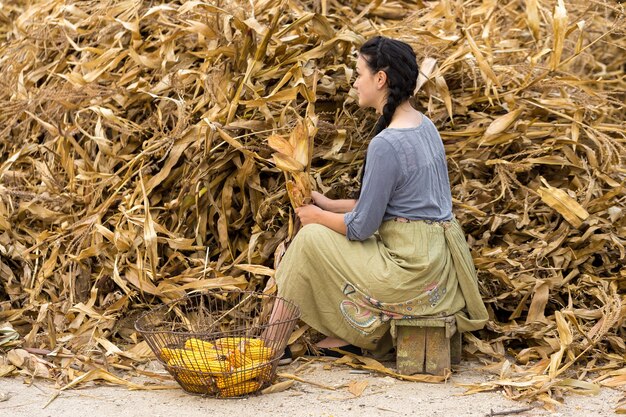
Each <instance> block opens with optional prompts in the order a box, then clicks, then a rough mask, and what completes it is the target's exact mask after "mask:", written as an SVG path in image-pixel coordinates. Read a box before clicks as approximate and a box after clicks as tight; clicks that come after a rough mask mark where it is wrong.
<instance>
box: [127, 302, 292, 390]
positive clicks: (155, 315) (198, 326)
mask: <svg viewBox="0 0 626 417" xmlns="http://www.w3.org/2000/svg"><path fill="white" fill-rule="evenodd" d="M275 304H280V305H279V307H280V308H278V309H277V312H279V313H277V314H276V313H275V317H274V320H273V323H271V324H270V316H271V314H272V309H273V307H274V305H275ZM299 318H300V309H299V308H298V307H297V306H296V305H295V304H293V303H291V302H289V301H287V300H285V299H283V298H280V297H277V296H273V295H268V294H263V293H258V292H249V291H248V292H247V291H220V292H208V293H202V294H194V295H190V296H187V297H184V298H181V299H179V300H176V301H174V302H172V303H169V304H165V305H162V306H159V307H157V308H155V309H153V310H150V311H147V312H146V313H144V314H143V315H141V317H139V319H138V320H137V321H136V322H135V329H137V331H138V332H139V333H141V334H142V335H143V337H144V338H145V340H146V341H147V342H148V345H150V348H151V349H152V350H153V352H154V354H155V355H156V357H157V359H158V360H159V362H161V363H162V364H163V366H164V367H165V369H166V370H167V371H168V372H169V373H170V374H171V375H172V376H173V377H174V379H176V381H177V382H178V383H179V384H180V386H181V387H182V388H183V389H184V390H185V391H187V392H190V393H194V394H203V395H210V396H215V397H218V398H225V397H243V396H246V395H249V394H252V393H254V392H257V391H259V390H260V389H263V388H264V387H266V386H268V385H270V384H271V383H272V381H273V380H274V378H275V376H276V366H277V365H278V360H279V359H280V358H281V356H282V355H283V352H284V349H285V346H286V345H287V342H288V339H289V336H290V335H291V333H292V331H293V328H294V326H295V324H296V322H297V321H298V319H299Z"/></svg>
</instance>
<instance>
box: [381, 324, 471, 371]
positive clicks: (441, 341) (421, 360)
mask: <svg viewBox="0 0 626 417" xmlns="http://www.w3.org/2000/svg"><path fill="white" fill-rule="evenodd" d="M391 335H392V336H393V337H395V341H396V365H397V368H398V372H399V373H401V374H402V375H413V374H417V373H420V374H423V373H427V374H433V375H444V374H445V372H446V371H445V370H446V369H451V365H452V364H455V365H456V364H458V363H460V362H461V347H462V346H461V345H462V340H461V334H460V333H459V332H457V331H456V320H455V318H454V316H446V317H412V318H407V319H400V320H392V321H391Z"/></svg>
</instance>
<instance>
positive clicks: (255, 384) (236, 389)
mask: <svg viewBox="0 0 626 417" xmlns="http://www.w3.org/2000/svg"><path fill="white" fill-rule="evenodd" d="M259 388H261V383H260V382H259V381H244V382H240V383H238V384H235V385H230V386H228V387H224V388H222V389H220V396H221V397H237V396H239V395H244V394H249V393H251V392H254V391H256V390H258V389H259Z"/></svg>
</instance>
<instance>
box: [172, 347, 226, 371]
mask: <svg viewBox="0 0 626 417" xmlns="http://www.w3.org/2000/svg"><path fill="white" fill-rule="evenodd" d="M167 364H168V365H170V366H177V367H179V368H185V369H189V370H192V371H197V372H208V373H223V372H229V371H230V369H231V368H232V367H231V365H230V363H229V362H228V361H225V360H220V359H218V358H217V356H215V357H210V356H209V357H203V356H202V355H198V354H197V353H196V352H194V351H186V352H184V354H183V355H181V356H179V357H175V358H172V359H170V360H169V361H168V362H167Z"/></svg>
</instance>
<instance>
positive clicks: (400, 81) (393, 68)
mask: <svg viewBox="0 0 626 417" xmlns="http://www.w3.org/2000/svg"><path fill="white" fill-rule="evenodd" d="M359 54H360V55H361V56H362V57H363V59H364V60H365V62H366V63H367V66H368V67H369V69H370V70H371V71H372V72H373V73H377V72H378V71H384V72H385V73H386V74H387V101H386V103H385V106H384V107H383V114H382V116H381V117H380V118H379V119H378V123H376V127H375V129H374V135H377V134H378V133H380V131H382V130H383V129H384V128H386V127H387V126H389V123H391V118H392V117H393V114H394V113H395V111H396V108H397V107H398V106H399V105H400V104H402V103H403V102H404V101H406V100H407V99H408V98H410V97H411V96H412V95H413V92H414V91H415V86H416V84H417V74H418V68H417V61H416V58H415V52H413V48H411V46H409V45H408V44H406V43H404V42H402V41H398V40H395V39H390V38H385V37H383V36H376V37H375V38H372V39H370V40H368V41H367V42H365V43H364V44H363V46H361V48H360V49H359Z"/></svg>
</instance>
